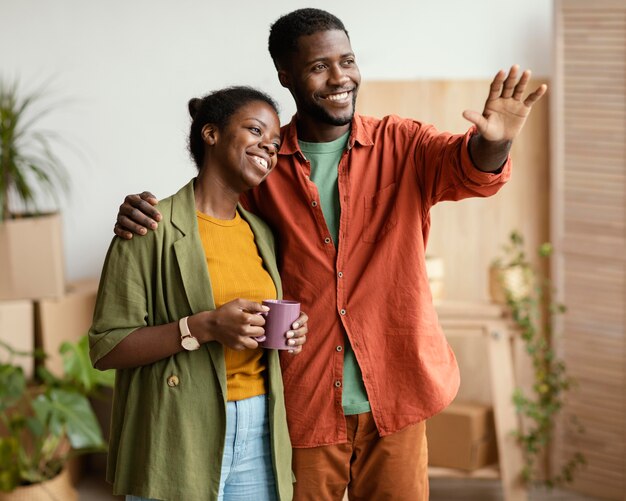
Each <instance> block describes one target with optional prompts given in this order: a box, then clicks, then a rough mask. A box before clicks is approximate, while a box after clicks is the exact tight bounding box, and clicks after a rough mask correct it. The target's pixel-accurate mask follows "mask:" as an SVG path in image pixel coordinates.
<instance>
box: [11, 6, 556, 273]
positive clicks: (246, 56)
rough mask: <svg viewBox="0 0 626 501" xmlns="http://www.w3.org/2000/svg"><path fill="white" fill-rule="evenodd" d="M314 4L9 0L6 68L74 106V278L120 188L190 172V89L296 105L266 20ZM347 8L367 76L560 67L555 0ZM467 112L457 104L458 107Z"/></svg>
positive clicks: (341, 12) (104, 229) (102, 243)
mask: <svg viewBox="0 0 626 501" xmlns="http://www.w3.org/2000/svg"><path fill="white" fill-rule="evenodd" d="M311 3H312V2H302V1H300V0H295V1H294V0H278V1H274V2H265V3H259V2H252V1H249V0H238V1H211V0H204V1H200V0H178V1H172V0H106V1H95V0H55V1H54V2H51V1H37V0H0V77H2V78H15V77H19V79H20V81H21V82H22V84H24V86H25V87H26V88H27V89H32V88H34V87H35V86H37V85H38V84H41V83H43V82H45V81H49V80H51V81H52V83H51V85H50V86H49V89H50V91H51V93H52V95H53V96H54V97H55V98H58V99H65V98H69V102H68V104H66V105H64V106H63V108H62V109H59V110H58V111H56V112H55V113H54V114H53V115H52V116H50V118H49V119H48V120H47V121H46V123H45V125H46V126H47V127H49V128H53V129H54V130H56V131H58V132H59V133H61V134H62V135H63V137H64V138H65V139H66V140H68V141H70V142H71V143H72V144H74V145H75V146H76V147H77V148H78V149H79V150H80V151H81V152H82V158H81V157H79V156H77V155H76V154H74V153H72V152H70V151H69V150H67V149H65V148H61V149H59V150H58V152H59V154H60V155H61V157H62V158H63V160H64V161H65V162H66V164H67V166H68V168H69V170H70V173H71V179H72V192H71V197H70V199H69V200H68V201H67V202H66V203H65V204H64V206H63V214H64V232H65V244H66V263H67V275H68V279H76V278H82V277H86V276H91V275H98V274H99V272H100V268H101V266H102V261H103V258H104V254H105V252H106V249H107V246H108V243H109V241H110V239H111V237H112V228H113V224H114V216H115V214H116V212H117V207H118V206H119V204H120V203H121V201H122V199H123V196H124V195H125V194H127V193H135V192H139V191H142V190H144V189H150V190H151V191H152V192H153V193H155V194H156V195H157V196H159V197H165V196H167V195H169V194H170V193H172V192H173V191H175V190H176V189H177V188H178V187H179V186H180V185H182V184H183V183H184V182H185V181H187V180H188V179H189V178H190V177H192V176H193V175H194V173H195V168H194V167H193V164H192V163H191V161H190V160H189V158H188V156H187V153H186V149H185V148H186V144H185V142H186V134H187V128H188V125H189V122H188V117H187V112H186V103H187V100H188V99H189V98H190V97H193V96H196V95H201V94H203V93H204V92H206V91H208V90H211V89H215V88H219V87H222V86H224V85H228V84H240V83H245V84H251V85H254V86H258V87H260V88H262V89H264V90H266V91H268V92H269V93H271V94H272V95H274V96H275V97H276V98H277V99H278V100H279V102H280V103H281V105H282V110H283V113H282V119H283V121H287V120H288V119H289V117H290V116H291V115H292V113H293V112H294V107H293V105H292V104H291V99H290V96H289V94H288V93H287V91H285V90H284V89H282V88H280V86H279V85H278V83H277V80H276V77H275V73H274V70H273V65H272V62H271V59H270V57H269V54H268V53H267V35H268V29H269V26H270V24H271V23H272V22H273V21H274V20H276V18H277V17H279V16H280V15H282V14H284V13H286V12H288V11H290V10H292V9H295V8H299V7H306V6H310V5H311ZM315 6H316V7H320V8H324V9H327V10H330V11H331V12H333V13H334V14H336V15H337V16H339V17H340V18H341V19H342V20H343V21H344V23H345V24H346V27H347V29H348V31H349V32H350V36H351V39H352V45H353V48H354V49H355V51H356V54H357V58H358V61H359V65H360V68H361V72H362V75H363V78H364V79H410V78H416V79H422V78H434V79H445V78H459V79H469V78H487V77H490V76H491V75H493V74H494V73H495V72H496V71H497V70H498V69H499V68H501V67H502V68H506V67H508V66H509V65H511V64H513V63H519V64H521V65H522V66H523V67H530V68H532V69H533V70H534V72H535V74H536V75H538V76H550V73H551V69H550V68H551V52H552V49H551V37H552V2H551V1H550V0H525V1H524V2H518V1H514V0H472V1H468V0H437V1H432V0H430V1H413V2H409V1H400V0H384V1H380V0H376V1H364V0H344V1H342V2H336V1H318V2H315ZM460 112H461V110H459V113H460Z"/></svg>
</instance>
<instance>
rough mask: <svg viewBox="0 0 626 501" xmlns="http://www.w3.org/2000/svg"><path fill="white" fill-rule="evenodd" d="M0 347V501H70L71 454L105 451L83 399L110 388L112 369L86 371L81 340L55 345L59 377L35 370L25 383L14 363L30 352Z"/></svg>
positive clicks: (86, 357)
mask: <svg viewBox="0 0 626 501" xmlns="http://www.w3.org/2000/svg"><path fill="white" fill-rule="evenodd" d="M0 347H1V348H2V349H4V350H5V351H6V352H7V353H8V360H7V361H5V362H1V363H0V501H8V500H11V499H13V498H12V497H11V496H21V497H19V499H32V500H33V501H35V500H38V499H42V500H43V499H46V500H48V499H63V500H64V501H72V500H76V499H77V495H76V491H75V490H74V488H73V487H72V485H71V482H70V481H69V478H68V475H67V468H66V466H67V464H68V461H69V460H70V458H72V457H74V456H77V455H80V454H84V453H87V452H95V451H102V450H105V449H106V445H105V442H104V439H103V438H102V431H101V429H100V425H99V424H98V421H97V419H96V416H95V415H94V412H93V410H92V408H91V405H90V403H89V399H88V397H89V396H90V395H94V394H97V393H98V392H99V391H100V390H101V389H102V388H104V387H111V386H112V384H113V378H114V374H113V371H109V372H100V371H97V370H95V369H93V368H92V366H91V362H90V360H89V355H88V346H87V336H84V337H83V338H82V339H81V340H80V341H79V342H78V343H75V344H72V343H64V344H63V345H62V346H61V348H60V351H61V353H62V356H63V359H64V374H63V377H61V378H57V377H55V376H53V375H52V374H51V373H49V372H47V371H46V370H45V369H44V368H43V367H39V369H38V376H39V377H38V380H37V381H36V382H32V383H29V382H28V381H26V378H25V377H24V374H23V371H22V368H21V367H20V366H19V365H17V364H16V363H15V362H14V360H15V359H16V358H17V357H20V356H32V354H31V353H18V352H15V351H14V350H13V349H12V348H11V347H10V346H8V345H7V344H5V343H3V342H0ZM16 499H18V498H16Z"/></svg>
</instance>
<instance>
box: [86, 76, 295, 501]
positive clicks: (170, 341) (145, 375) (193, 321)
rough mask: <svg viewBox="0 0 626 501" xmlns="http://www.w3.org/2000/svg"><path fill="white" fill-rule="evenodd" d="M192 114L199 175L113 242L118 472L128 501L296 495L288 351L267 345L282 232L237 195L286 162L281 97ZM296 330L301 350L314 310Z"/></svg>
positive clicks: (108, 335)
mask: <svg viewBox="0 0 626 501" xmlns="http://www.w3.org/2000/svg"><path fill="white" fill-rule="evenodd" d="M189 112H190V114H191V116H192V124H191V128H190V134H189V150H190V153H191V156H192V157H193V159H194V161H195V163H196V165H197V167H198V169H199V173H198V176H197V178H195V179H192V180H191V181H190V182H189V183H188V184H187V185H186V186H184V187H183V188H182V189H181V190H180V191H179V192H178V193H176V194H175V195H173V196H171V197H169V198H166V199H165V200H163V201H161V202H160V203H159V211H160V214H161V215H162V219H161V221H160V223H159V224H158V228H157V229H156V231H154V232H150V234H149V235H147V236H146V237H145V238H140V239H138V238H136V239H132V240H130V241H125V240H122V239H115V240H114V241H113V242H112V244H111V246H110V248H109V252H108V254H107V258H106V261H105V264H104V269H103V273H102V279H101V282H100V290H99V292H98V299H97V304H96V311H95V315H94V322H93V325H92V328H91V330H90V342H91V358H92V361H93V363H94V365H95V366H96V367H97V368H99V369H108V368H114V369H117V378H116V386H115V391H116V398H115V400H114V401H115V404H114V405H115V408H114V410H113V416H114V418H113V421H112V428H111V443H110V446H109V447H110V448H109V459H108V461H109V464H108V470H107V480H108V481H109V482H111V483H113V485H114V493H115V494H123V495H127V499H128V500H129V501H132V500H135V499H161V500H173V499H210V500H213V499H218V496H219V497H221V496H224V497H225V498H226V499H228V498H229V496H236V495H238V496H240V497H245V496H247V495H248V494H250V493H253V495H254V497H255V499H259V500H260V501H263V500H274V499H281V500H282V499H291V497H292V475H291V445H290V440H289V435H288V432H287V424H286V417H285V406H284V401H283V386H282V379H281V372H280V364H279V361H278V354H277V352H276V350H263V349H262V348H260V347H259V345H258V342H257V338H259V337H260V336H263V334H264V329H263V326H264V324H265V320H264V317H263V316H262V315H259V313H263V312H264V311H267V309H268V308H267V307H265V306H262V305H261V301H262V300H264V299H281V298H282V288H281V283H280V278H279V276H278V270H277V266H276V259H275V251H274V240H273V236H272V233H271V231H270V230H269V228H268V227H267V226H266V225H265V224H264V223H263V222H262V221H261V220H260V219H259V218H257V217H256V216H254V215H252V214H250V213H249V212H247V211H245V210H244V209H243V208H242V207H241V206H240V205H239V203H238V202H239V197H240V195H241V194H242V193H243V192H245V191H247V190H248V189H250V188H253V187H255V186H257V185H259V184H260V183H262V182H263V181H264V180H265V178H266V177H267V176H268V175H269V173H270V172H271V171H272V169H273V168H274V167H275V165H276V160H277V153H278V148H279V147H280V127H279V121H278V114H277V111H276V106H275V104H274V102H273V101H272V99H271V98H269V97H268V96H266V95H265V94H263V93H261V92H259V91H257V90H254V89H251V88H249V87H231V88H227V89H223V90H220V91H216V92H214V93H212V94H209V95H208V96H205V97H204V98H202V99H192V100H191V101H189ZM292 327H293V329H292V330H290V331H288V332H287V333H285V335H286V337H287V338H289V340H288V344H289V345H290V346H291V347H292V351H293V352H294V353H297V352H299V351H300V350H301V347H302V344H303V343H304V342H305V340H306V337H305V334H306V332H307V317H306V315H305V314H301V316H300V317H299V318H298V320H297V321H296V323H295V324H294V325H293V326H292ZM138 410H140V411H139V412H138ZM146 416H149V417H150V420H148V421H147V424H146ZM243 423H246V424H243ZM235 449H236V450H237V451H239V450H245V451H246V452H245V453H244V454H243V455H241V454H240V453H239V452H238V453H237V454H236V455H234V454H233V451H234V450H235ZM272 451H273V452H274V453H273V454H272ZM242 486H243V487H242ZM250 495H251V494H250ZM137 496H141V497H139V498H138V497H137Z"/></svg>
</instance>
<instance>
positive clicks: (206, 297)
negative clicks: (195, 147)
mask: <svg viewBox="0 0 626 501" xmlns="http://www.w3.org/2000/svg"><path fill="white" fill-rule="evenodd" d="M193 183H194V180H192V181H191V182H189V184H187V185H186V186H185V187H183V188H182V189H181V190H180V191H179V192H178V193H177V194H176V195H175V196H174V198H173V199H172V224H173V225H174V226H175V227H177V228H178V229H179V230H180V231H181V233H182V236H181V237H180V238H179V239H178V240H177V241H176V242H174V245H173V247H174V253H175V254H176V261H177V262H178V268H179V271H180V276H181V277H182V280H183V287H184V288H185V295H186V296H187V301H188V302H189V306H190V307H191V311H192V313H198V312H200V311H208V310H214V309H215V300H214V299H213V288H212V287H211V280H210V279H209V270H208V268H207V264H206V260H205V256H204V251H203V250H202V243H201V242H200V234H199V232H198V220H197V217H196V203H195V199H194V194H193ZM204 346H206V348H207V350H208V352H209V356H210V357H211V360H212V361H213V367H215V371H216V372H217V376H218V380H219V382H220V388H221V390H222V395H223V397H224V399H226V395H227V390H226V364H225V362H224V349H223V347H222V345H221V344H219V343H207V344H205V345H204Z"/></svg>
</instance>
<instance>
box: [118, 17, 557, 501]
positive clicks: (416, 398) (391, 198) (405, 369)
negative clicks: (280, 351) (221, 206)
mask: <svg viewBox="0 0 626 501" xmlns="http://www.w3.org/2000/svg"><path fill="white" fill-rule="evenodd" d="M269 50H270V54H271V56H272V59H273V61H274V64H275V66H276V69H277V71H278V78H279V80H280V83H281V84H282V85H283V87H285V88H287V89H289V91H290V92H291V94H292V96H293V98H294V100H295V102H296V105H297V113H296V115H295V116H294V117H293V119H292V120H291V122H290V123H289V124H287V125H285V126H284V127H283V128H282V146H281V149H280V151H279V160H278V166H277V168H276V169H275V170H276V172H274V173H273V174H272V175H271V176H269V178H268V179H267V181H266V182H265V183H264V184H263V185H261V186H260V187H259V188H257V189H255V190H254V191H253V192H250V193H249V196H248V197H247V201H246V205H247V206H248V208H250V209H251V210H253V211H255V212H256V213H257V214H259V215H260V216H262V217H263V218H264V219H265V220H266V221H267V222H268V223H269V224H270V225H271V226H272V228H273V229H274V231H275V233H276V237H277V243H278V246H279V263H280V268H281V276H282V279H283V286H284V291H285V297H286V298H293V299H298V300H300V301H301V303H302V308H303V310H304V311H306V312H307V313H308V314H309V317H310V326H311V331H310V333H309V335H308V338H307V339H308V342H307V346H306V348H305V349H304V350H303V351H302V353H301V354H300V355H299V356H298V357H290V356H283V357H282V359H281V365H282V369H283V380H284V385H285V400H286V405H287V415H288V422H289V431H290V436H291V440H292V445H293V447H294V463H293V468H294V473H295V476H296V484H295V499H298V500H313V499H315V500H320V499H323V500H332V499H337V500H339V499H342V497H343V494H344V492H345V490H346V488H348V493H349V497H350V499H351V500H352V499H394V500H404V499H406V500H421V499H424V500H425V499H428V477H427V452H426V450H427V449H426V440H425V426H424V420H425V419H427V418H429V417H431V416H432V415H434V414H436V413H438V412H439V411H441V410H442V409H443V408H445V407H446V406H447V405H448V404H449V403H450V402H451V401H452V399H453V398H454V396H455V395H456V392H457V389H458V384H459V373H458V367H457V364H456V361H455V358H454V355H453V353H452V351H451V349H450V347H449V346H448V344H447V342H446V340H445V337H444V335H443V333H442V331H441V329H440V327H439V324H438V321H437V315H436V312H435V311H434V307H433V305H432V299H431V296H430V290H429V287H428V278H427V276H426V267H425V247H426V243H427V240H428V233H429V227H430V215H429V211H430V208H431V207H432V206H433V205H434V204H435V203H437V202H439V201H442V200H460V199H462V198H467V197H471V196H490V195H493V194H494V193H496V192H497V191H498V190H499V188H500V187H501V186H502V185H503V184H504V182H506V180H507V179H508V178H509V176H510V169H511V164H510V160H509V158H508V153H509V150H510V147H511V143H512V141H513V139H514V138H515V137H516V136H517V134H518V133H519V131H520V130H521V129H522V127H523V125H524V123H525V121H526V118H527V116H528V114H529V113H530V110H531V107H532V105H533V104H534V103H535V102H536V101H537V100H538V99H540V98H541V96H542V95H543V94H544V93H545V91H546V87H545V86H541V87H539V88H538V89H537V90H535V91H534V92H533V93H531V94H530V95H529V96H527V97H526V98H525V99H523V94H524V92H525V89H526V85H527V82H528V80H529V78H530V72H529V71H525V72H523V73H522V74H521V75H519V74H518V73H519V71H518V68H517V67H516V66H514V67H512V68H511V70H510V71H509V73H508V75H506V74H505V72H502V71H500V72H498V74H497V75H496V76H495V78H494V80H493V82H492V84H491V87H490V91H489V96H488V98H487V101H486V103H485V108H484V110H483V112H482V114H481V113H477V112H473V111H466V112H464V113H463V116H464V117H465V118H466V119H467V120H469V121H470V122H471V123H472V124H473V127H472V128H471V129H470V130H469V131H468V132H467V133H466V134H464V135H451V134H447V133H446V134H441V133H439V132H437V131H436V130H435V129H434V128H433V127H431V126H428V125H424V124H421V123H419V122H417V121H413V120H404V119H400V118H398V117H385V118H383V119H380V120H379V119H375V118H371V117H364V116H360V115H358V114H357V113H355V101H356V96H357V92H358V89H359V84H360V79H361V77H360V74H359V69H358V66H357V63H356V59H355V55H354V53H353V51H352V47H351V45H350V39H349V37H348V33H347V31H346V29H345V27H344V25H343V24H342V22H341V21H340V20H339V19H337V18H336V17H335V16H333V15H331V14H329V13H327V12H325V11H322V10H318V9H300V10H296V11H294V12H291V13H290V14H287V15H285V16H283V17H281V18H280V19H279V20H278V21H276V23H274V24H273V25H272V28H271V31H270V37H269ZM142 198H143V199H142ZM154 204H156V199H155V198H154V197H153V196H152V195H150V194H149V193H144V194H142V195H141V196H139V195H134V196H129V197H127V199H126V202H125V203H124V204H123V205H122V206H121V208H120V214H119V216H118V224H117V225H116V229H115V232H116V234H117V235H119V236H122V237H124V238H130V237H131V236H132V234H131V233H130V232H129V231H127V230H131V231H134V232H137V233H139V232H141V231H143V232H145V228H144V229H142V230H141V229H140V225H139V224H137V223H141V224H143V226H148V227H150V226H151V225H152V226H153V225H155V224H156V221H158V218H159V215H158V212H157V211H156V210H155V209H154V208H153V207H152V205H154ZM137 209H138V210H139V211H140V212H143V213H145V214H146V215H147V216H148V217H147V218H146V217H145V216H143V215H138V211H137ZM133 219H134V221H133Z"/></svg>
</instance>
